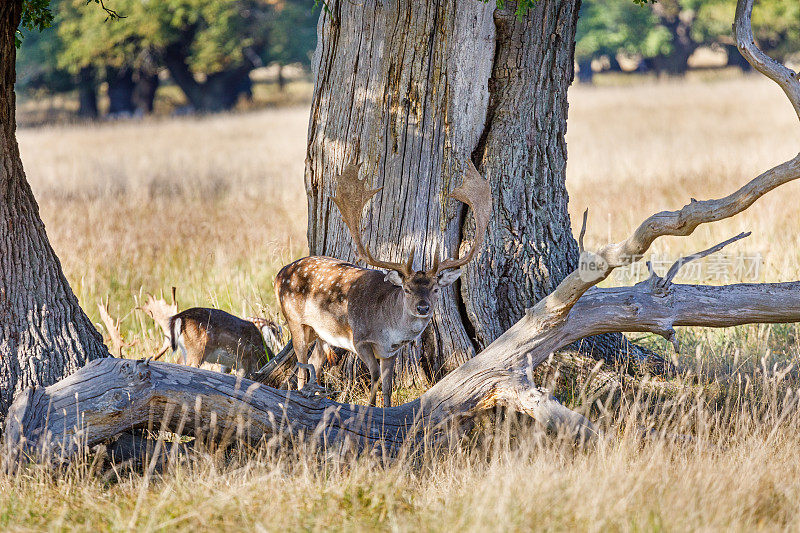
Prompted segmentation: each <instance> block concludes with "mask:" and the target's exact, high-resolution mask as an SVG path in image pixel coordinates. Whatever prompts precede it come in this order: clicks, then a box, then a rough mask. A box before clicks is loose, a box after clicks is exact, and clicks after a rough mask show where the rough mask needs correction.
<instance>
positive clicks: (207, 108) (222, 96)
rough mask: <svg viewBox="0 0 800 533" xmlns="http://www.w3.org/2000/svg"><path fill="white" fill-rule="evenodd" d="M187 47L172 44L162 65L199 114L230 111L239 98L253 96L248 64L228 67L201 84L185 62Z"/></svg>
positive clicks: (165, 53) (185, 45)
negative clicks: (242, 95)
mask: <svg viewBox="0 0 800 533" xmlns="http://www.w3.org/2000/svg"><path fill="white" fill-rule="evenodd" d="M187 46H188V44H185V43H184V44H181V43H178V44H173V45H170V46H169V47H167V49H166V50H165V52H164V64H165V65H166V66H167V69H168V70H169V74H170V76H171V77H172V79H173V81H174V82H175V84H176V85H177V86H178V87H180V88H181V91H183V94H184V95H185V96H186V99H187V100H188V101H189V104H190V105H191V106H192V107H193V108H194V109H195V110H196V111H201V112H216V111H226V110H229V109H232V108H233V107H234V106H235V105H236V103H237V102H238V101H239V96H240V95H241V94H244V95H245V96H248V97H251V96H252V84H251V81H250V71H251V70H252V68H253V67H252V65H251V64H247V63H246V64H243V65H239V66H236V67H231V68H230V69H228V70H224V71H222V72H215V73H214V74H210V75H208V76H207V77H206V80H205V81H204V82H202V83H201V82H199V81H197V79H195V77H194V74H193V73H192V71H191V69H189V65H188V63H187V61H186V59H187V53H188V52H187Z"/></svg>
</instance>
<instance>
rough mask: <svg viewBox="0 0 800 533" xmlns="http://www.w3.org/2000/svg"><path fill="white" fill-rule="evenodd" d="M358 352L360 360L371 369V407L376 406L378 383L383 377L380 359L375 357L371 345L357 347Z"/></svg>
mask: <svg viewBox="0 0 800 533" xmlns="http://www.w3.org/2000/svg"><path fill="white" fill-rule="evenodd" d="M356 350H357V355H358V358H359V359H361V360H362V361H364V364H365V365H367V368H368V369H369V405H375V399H376V397H377V396H378V382H379V380H380V377H381V370H380V365H379V364H378V359H377V358H376V357H375V352H374V351H373V348H372V345H371V344H362V345H359V346H356Z"/></svg>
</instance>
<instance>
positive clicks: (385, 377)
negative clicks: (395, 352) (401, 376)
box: [380, 357, 395, 407]
mask: <svg viewBox="0 0 800 533" xmlns="http://www.w3.org/2000/svg"><path fill="white" fill-rule="evenodd" d="M394 360H395V358H394V357H386V358H383V357H382V358H381V359H380V364H381V389H383V406H384V407H391V406H392V383H393V382H394Z"/></svg>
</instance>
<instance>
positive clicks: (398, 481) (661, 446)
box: [0, 78, 800, 531]
mask: <svg viewBox="0 0 800 533" xmlns="http://www.w3.org/2000/svg"><path fill="white" fill-rule="evenodd" d="M570 98H571V108H570V125H569V135H568V142H569V151H570V162H569V167H568V186H569V191H570V196H571V213H572V215H573V220H574V221H577V220H578V219H579V216H580V213H581V212H582V211H583V209H584V208H586V207H588V208H589V209H590V224H589V231H588V234H587V239H586V242H587V245H588V246H589V247H596V246H599V245H602V244H604V243H605V242H608V241H609V240H619V239H622V238H624V237H626V236H627V235H628V234H629V232H630V231H631V230H632V229H633V228H634V227H635V226H636V225H637V224H638V223H639V222H641V220H643V219H644V218H645V217H646V216H648V215H650V214H652V213H653V212H656V211H659V210H662V209H667V208H669V209H675V208H679V207H681V206H682V205H683V204H684V203H686V202H687V201H688V200H689V198H691V197H694V198H697V199H704V198H709V197H715V196H719V195H725V194H727V193H729V192H732V191H733V190H735V189H736V188H738V186H740V185H741V184H743V183H744V182H746V181H748V180H750V179H751V178H752V177H754V176H756V175H757V174H758V173H759V172H761V171H763V170H766V169H767V168H768V167H770V166H772V165H774V164H776V163H779V162H781V161H784V160H786V159H788V158H790V157H792V156H793V155H794V154H795V153H796V152H797V147H798V146H799V145H800V130H798V128H797V123H796V118H795V117H794V114H793V112H792V109H791V107H790V106H789V104H788V103H787V102H786V99H785V97H783V95H782V94H781V93H780V90H779V89H777V88H776V87H774V86H773V85H770V84H769V83H768V82H765V81H762V80H760V79H757V78H746V79H736V80H724V81H717V82H712V83H704V82H700V81H691V82H685V83H664V84H652V85H641V86H631V87H598V88H584V87H576V88H574V89H572V92H571V95H570ZM307 123H308V116H307V110H306V109H305V108H301V107H298V108H287V109H274V110H267V111H258V112H251V113H246V114H231V115H221V116H212V117H204V118H182V119H159V120H153V121H143V122H122V123H110V124H101V125H93V126H57V127H56V126H54V127H43V128H37V129H23V130H21V131H20V132H19V139H20V145H21V151H22V158H23V162H24V164H25V169H26V172H27V175H28V179H29V181H30V182H31V185H32V187H33V189H34V192H35V194H36V197H37V199H38V200H39V204H40V207H41V214H42V217H43V219H44V221H45V224H46V226H47V230H48V234H49V236H50V238H51V241H52V243H53V246H54V248H55V249H56V252H57V253H58V255H59V257H60V258H61V261H62V264H63V266H64V270H65V272H66V274H67V276H68V278H69V279H70V281H71V283H72V285H73V288H74V289H75V291H76V293H77V294H78V297H79V299H80V300H81V303H82V304H83V306H84V308H85V309H86V310H87V312H88V313H89V314H90V316H92V318H93V319H94V320H95V321H98V318H99V317H98V314H97V312H96V306H95V302H96V300H97V299H98V298H100V297H101V296H104V295H106V294H109V295H110V301H111V305H110V308H111V311H112V314H116V315H119V316H120V318H121V319H122V332H123V335H124V336H125V337H126V339H127V340H129V341H135V342H137V344H136V345H135V346H134V347H133V348H132V349H131V353H130V355H131V356H140V355H143V354H150V353H152V352H153V351H155V350H156V349H157V347H158V345H159V344H160V339H159V337H158V334H157V332H156V330H155V328H154V326H153V325H152V324H151V323H148V322H147V321H146V320H145V319H144V318H143V317H142V316H141V314H140V313H137V312H134V311H133V308H134V307H135V305H136V302H137V300H138V299H141V297H142V294H143V292H144V291H150V292H158V291H159V290H161V289H164V290H165V291H166V290H167V289H168V288H169V287H170V286H172V285H176V286H177V287H178V299H179V303H180V305H181V307H188V306H190V305H209V306H217V307H221V308H223V309H227V310H230V311H232V312H234V313H236V314H240V315H242V314H257V313H261V314H275V312H276V308H275V299H274V295H273V293H272V279H273V277H274V275H275V273H276V272H277V270H278V269H279V268H280V266H282V265H283V264H285V263H286V262H288V261H289V260H291V259H292V258H295V257H298V256H300V255H302V254H303V253H305V227H306V202H305V194H304V190H303V179H302V178H303V166H304V158H305V134H306V128H307ZM798 197H800V183H794V184H790V185H788V186H785V187H783V188H782V189H781V190H780V191H779V192H777V193H773V194H771V195H769V196H767V197H765V198H764V199H762V200H761V201H760V202H759V203H758V204H756V205H755V206H754V207H753V208H751V209H750V210H748V211H747V212H746V213H744V214H742V215H739V216H737V217H735V218H734V219H731V220H728V221H724V222H721V223H718V224H715V225H713V226H708V227H703V228H700V229H698V231H697V232H696V234H695V235H694V236H692V237H690V238H683V239H676V238H671V239H664V240H663V241H659V242H658V243H657V244H656V246H655V247H654V252H655V253H656V254H659V255H658V257H660V258H662V259H665V258H666V259H669V258H677V257H679V256H681V255H686V254H688V253H692V252H695V251H698V250H701V249H703V248H706V247H708V246H710V245H712V244H716V243H717V242H719V241H722V240H725V239H726V238H728V237H730V236H733V235H735V234H737V233H739V232H741V231H746V230H748V231H750V230H751V231H753V236H752V237H750V238H749V239H747V240H745V241H743V242H741V243H737V244H736V245H735V246H734V247H732V248H731V251H730V252H729V254H728V262H727V263H725V264H724V265H723V266H725V267H726V268H727V269H728V270H725V273H724V274H725V278H727V281H738V280H740V279H742V280H745V281H751V280H752V279H751V278H753V279H757V280H761V281H779V280H795V279H798V278H800V236H799V235H800V232H798V226H799V225H800V211H798V209H797V205H798ZM742 257H744V258H748V259H752V258H758V257H760V258H761V259H758V269H757V271H755V272H753V271H752V270H750V271H748V272H746V273H742V272H740V271H737V270H736V269H734V268H733V265H735V262H736V260H737V258H742ZM711 267H712V265H710V264H709V265H706V267H705V269H703V270H701V271H700V272H699V274H697V276H698V277H700V278H702V279H700V280H699V281H709V282H713V283H716V282H721V281H726V279H723V278H722V277H721V274H720V272H721V270H720V265H716V268H717V270H712V268H711ZM799 333H800V329H798V327H796V326H794V325H789V326H786V325H778V326H771V327H770V326H748V327H741V328H732V329H729V330H721V331H709V330H701V329H684V330H682V331H681V332H680V338H681V343H682V344H681V345H682V348H681V353H680V354H677V357H678V359H679V360H680V362H681V368H683V369H684V370H685V374H683V375H682V377H680V378H676V379H675V380H674V381H673V383H671V384H670V387H671V390H673V391H677V392H676V393H674V394H672V396H670V397H669V398H667V399H664V398H662V397H659V398H658V400H657V401H658V404H657V405H656V404H655V403H654V402H656V400H655V399H654V397H650V396H648V395H647V394H646V393H645V392H644V391H645V390H646V389H644V388H642V389H633V390H627V391H626V394H624V395H622V396H621V399H620V396H618V395H617V396H614V395H608V397H606V396H600V397H596V398H590V399H589V400H588V401H589V402H590V403H591V402H592V401H593V400H597V403H596V404H595V410H596V412H597V420H598V422H599V423H600V425H601V426H603V428H604V429H605V432H604V436H603V437H602V438H601V439H600V440H599V442H598V443H597V444H596V445H593V446H590V447H588V448H585V449H576V448H574V447H572V446H571V445H569V444H566V443H564V442H562V441H561V440H559V439H557V438H552V437H547V436H544V435H542V434H541V433H540V432H539V431H538V430H535V429H530V428H528V429H527V430H525V431H515V432H512V433H511V435H509V434H508V433H507V432H506V431H505V429H506V428H505V426H503V425H501V426H500V427H499V428H498V429H497V430H496V432H495V433H494V434H493V436H492V438H484V439H480V440H481V442H480V443H474V442H473V443H467V444H464V445H463V446H460V447H457V448H454V449H449V450H426V451H424V452H422V453H420V454H418V455H410V456H408V457H404V458H401V459H399V460H396V461H393V462H391V463H390V464H388V465H386V464H381V463H380V462H378V461H376V460H374V459H370V458H362V459H359V460H346V461H342V460H337V459H335V458H333V457H329V456H323V455H320V454H319V453H318V452H314V451H311V450H308V448H307V447H306V446H304V445H303V444H297V445H296V446H295V447H293V448H292V449H291V450H289V449H275V448H274V447H273V448H271V447H269V446H264V447H262V448H260V449H259V450H255V451H253V452H252V454H248V455H247V456H240V457H233V458H231V459H229V460H227V461H222V460H220V459H219V458H215V457H214V456H211V455H202V454H200V455H198V456H196V457H193V458H191V459H190V460H187V461H186V462H184V463H183V464H181V465H178V466H176V467H174V468H172V469H170V470H169V471H168V472H167V473H166V474H164V475H163V476H156V477H153V478H149V477H145V476H142V475H140V474H136V473H129V472H122V473H120V475H119V476H112V479H111V481H109V480H108V479H107V478H103V477H102V476H96V475H93V474H90V473H89V472H88V467H87V465H79V466H76V467H74V468H72V469H71V470H69V471H68V472H67V475H66V476H64V477H62V478H58V477H54V476H52V475H51V474H50V473H48V472H44V471H39V470H35V469H32V470H30V471H28V472H27V473H26V474H25V475H23V476H20V477H16V478H9V477H5V476H0V528H3V529H18V530H24V529H29V528H30V529H63V528H66V527H68V526H76V525H77V526H78V527H79V528H82V529H86V530H96V529H104V530H119V529H127V528H137V529H146V530H172V529H181V530H216V529H219V528H230V529H233V528H245V529H254V530H263V529H279V528H280V529H291V530H320V529H334V530H351V529H352V530H371V529H374V528H382V529H392V530H398V531H410V530H418V529H428V530H435V531H438V530H453V529H465V530H485V529H502V530H525V529H529V528H536V529H551V530H566V529H573V528H576V527H577V528H582V529H588V530H607V529H612V530H642V529H644V530H651V529H667V530H687V529H697V528H699V529H719V528H725V529H735V530H749V529H753V528H761V529H767V530H770V529H780V528H784V527H791V528H793V529H796V528H797V527H798V525H799V524H800V504H799V503H798V501H800V477H798V475H797V473H798V470H800V462H798V460H797V458H798V457H800V445H798V441H797V437H796V431H797V428H798V423H800V417H798V414H797V411H798V409H797V407H798V396H797V391H798V386H799V385H800V380H798V378H797V375H796V369H795V368H794V367H795V366H796V362H797V360H798V357H800V340H799V339H800V335H798V334H799ZM645 341H646V342H651V344H652V345H654V346H663V345H662V343H660V342H659V341H657V340H654V339H645ZM664 349H666V348H664ZM647 390H651V389H647ZM637 392H638V394H637ZM612 397H613V398H616V400H615V401H611V400H612ZM584 401H586V400H584ZM642 426H644V427H651V426H655V427H657V428H659V429H661V430H663V431H664V432H666V433H668V434H670V435H673V434H680V435H687V434H692V435H694V437H693V438H692V439H691V440H690V439H685V438H679V439H673V438H653V439H649V440H644V441H643V440H641V439H639V438H638V437H637V436H636V435H638V433H637V431H636V428H639V427H642Z"/></svg>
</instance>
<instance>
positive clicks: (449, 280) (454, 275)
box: [438, 268, 461, 287]
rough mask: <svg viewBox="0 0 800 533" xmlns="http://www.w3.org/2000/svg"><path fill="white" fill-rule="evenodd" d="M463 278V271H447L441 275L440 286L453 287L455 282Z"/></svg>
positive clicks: (458, 269) (457, 269)
mask: <svg viewBox="0 0 800 533" xmlns="http://www.w3.org/2000/svg"><path fill="white" fill-rule="evenodd" d="M459 277H461V269H460V268H456V269H454V270H445V271H444V272H442V273H441V274H439V280H438V283H439V286H440V287H447V286H448V285H452V284H453V282H455V280H457V279H458V278H459Z"/></svg>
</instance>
